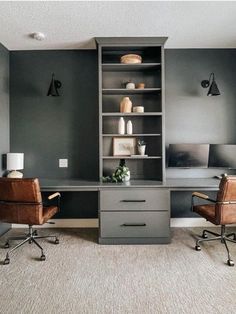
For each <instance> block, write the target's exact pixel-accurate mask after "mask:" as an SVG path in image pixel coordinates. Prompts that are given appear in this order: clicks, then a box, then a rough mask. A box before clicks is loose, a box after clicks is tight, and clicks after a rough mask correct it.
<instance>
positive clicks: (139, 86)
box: [137, 83, 145, 89]
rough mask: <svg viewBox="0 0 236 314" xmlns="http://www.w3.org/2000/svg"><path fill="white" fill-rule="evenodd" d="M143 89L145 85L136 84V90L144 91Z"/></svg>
mask: <svg viewBox="0 0 236 314" xmlns="http://www.w3.org/2000/svg"><path fill="white" fill-rule="evenodd" d="M144 88H145V83H138V84H137V89H144Z"/></svg>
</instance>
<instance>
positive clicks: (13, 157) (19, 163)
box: [7, 153, 24, 170]
mask: <svg viewBox="0 0 236 314" xmlns="http://www.w3.org/2000/svg"><path fill="white" fill-rule="evenodd" d="M20 169H24V154H23V153H8V154H7V170H20Z"/></svg>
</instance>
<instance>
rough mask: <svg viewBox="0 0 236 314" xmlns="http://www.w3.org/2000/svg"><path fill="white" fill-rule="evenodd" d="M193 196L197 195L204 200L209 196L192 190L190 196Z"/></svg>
mask: <svg viewBox="0 0 236 314" xmlns="http://www.w3.org/2000/svg"><path fill="white" fill-rule="evenodd" d="M194 196H196V197H199V198H202V199H204V200H208V199H209V196H208V195H206V194H203V193H200V192H193V193H192V197H194Z"/></svg>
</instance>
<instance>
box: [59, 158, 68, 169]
mask: <svg viewBox="0 0 236 314" xmlns="http://www.w3.org/2000/svg"><path fill="white" fill-rule="evenodd" d="M67 167H68V159H59V168H67Z"/></svg>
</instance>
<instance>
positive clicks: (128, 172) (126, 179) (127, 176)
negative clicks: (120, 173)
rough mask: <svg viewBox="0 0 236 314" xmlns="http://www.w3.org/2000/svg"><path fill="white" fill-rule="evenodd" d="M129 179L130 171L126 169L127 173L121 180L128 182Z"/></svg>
mask: <svg viewBox="0 0 236 314" xmlns="http://www.w3.org/2000/svg"><path fill="white" fill-rule="evenodd" d="M129 180H130V171H127V175H126V176H125V177H124V178H123V180H122V181H123V182H128V181H129Z"/></svg>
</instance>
